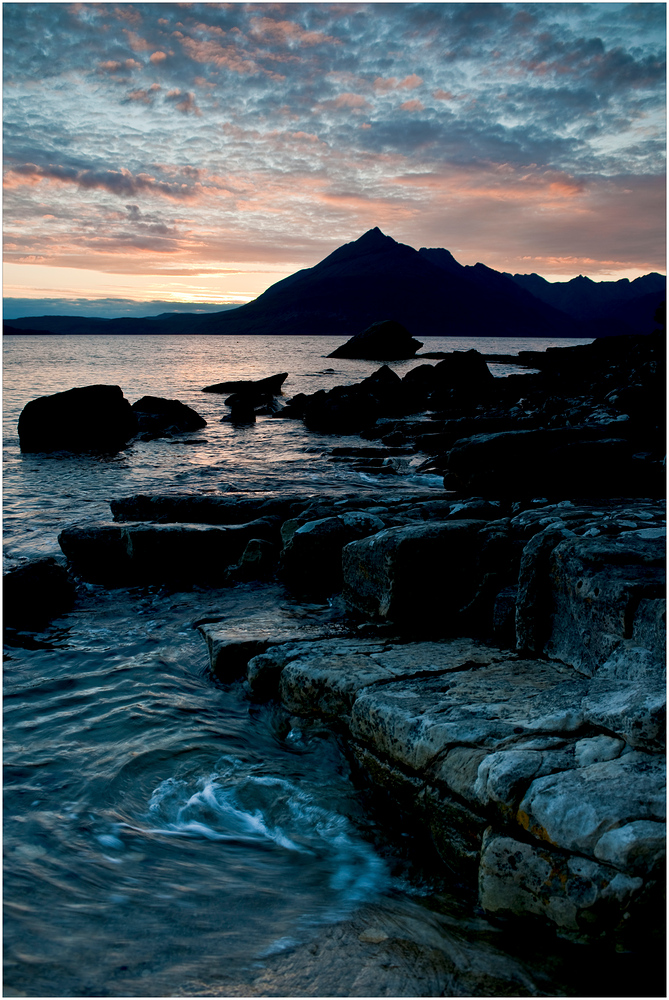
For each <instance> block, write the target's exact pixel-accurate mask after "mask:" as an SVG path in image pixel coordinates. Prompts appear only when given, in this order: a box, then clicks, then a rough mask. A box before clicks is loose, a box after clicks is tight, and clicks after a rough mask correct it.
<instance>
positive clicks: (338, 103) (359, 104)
mask: <svg viewBox="0 0 669 1000" xmlns="http://www.w3.org/2000/svg"><path fill="white" fill-rule="evenodd" d="M369 106H370V104H369V101H367V100H366V99H365V98H364V97H363V96H362V94H339V95H338V97H335V98H334V99H333V100H331V101H323V103H322V104H321V107H323V108H351V109H353V110H358V109H359V108H368V107H369Z"/></svg>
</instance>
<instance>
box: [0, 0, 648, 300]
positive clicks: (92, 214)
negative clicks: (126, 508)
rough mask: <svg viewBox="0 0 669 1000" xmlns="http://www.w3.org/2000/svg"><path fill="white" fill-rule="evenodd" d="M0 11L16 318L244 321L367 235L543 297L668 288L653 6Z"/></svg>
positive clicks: (10, 274)
mask: <svg viewBox="0 0 669 1000" xmlns="http://www.w3.org/2000/svg"><path fill="white" fill-rule="evenodd" d="M3 16H4V33H3V47H4V62H3V71H4V72H3V75H4V80H3V104H4V181H3V183H4V199H3V230H4V268H3V279H4V280H3V286H4V287H3V293H4V296H5V302H6V307H7V308H6V313H5V315H6V316H9V315H11V314H12V309H13V315H15V316H17V315H37V314H39V310H38V307H39V306H40V305H43V306H44V308H43V310H42V311H43V312H44V311H50V312H63V311H66V312H67V311H69V312H71V313H75V312H78V313H82V312H83V313H84V314H85V313H87V312H88V313H90V314H91V315H93V314H99V315H102V314H109V315H122V314H125V313H129V312H133V311H134V312H135V313H136V314H140V312H142V311H144V314H146V310H147V309H148V310H149V311H150V312H153V313H154V314H155V312H156V311H163V310H164V309H165V308H186V307H188V308H197V309H211V308H220V307H221V306H222V305H223V304H241V303H243V302H246V301H249V300H250V299H253V298H255V297H256V296H257V295H258V294H260V293H261V292H262V291H263V290H264V289H265V288H267V287H268V286H269V285H270V284H272V283H274V282H275V281H278V280H279V279H280V278H282V277H285V276H286V275H287V274H291V273H293V272H294V271H296V270H298V269H299V268H302V267H311V266H313V265H314V264H316V263H317V262H318V261H319V260H322V259H323V258H324V257H325V256H327V254H329V253H331V252H332V251H333V250H335V249H336V248H337V247H338V246H341V245H342V244H343V243H348V242H350V241H352V240H355V239H357V238H358V237H359V236H361V235H362V234H363V233H364V232H366V231H367V230H368V229H371V228H372V227H374V226H378V227H379V228H380V229H381V230H382V231H383V232H384V233H386V234H387V235H389V236H392V237H393V238H394V239H396V240H397V241H399V242H401V243H407V244H409V245H410V246H413V247H415V248H416V249H418V248H420V247H424V246H425V247H446V248H447V249H448V250H450V251H451V253H452V254H453V255H454V256H455V258H456V259H457V260H458V261H460V263H462V264H474V263H476V262H477V261H481V262H483V263H485V264H487V265H488V266H489V267H493V268H495V269H497V270H500V271H509V272H511V273H517V272H519V273H530V272H533V271H534V272H537V273H539V274H542V275H543V276H544V277H546V278H548V279H549V280H567V279H569V278H572V277H574V276H576V275H578V274H585V275H588V276H589V277H591V278H593V279H594V280H611V279H618V278H625V277H627V278H630V279H632V278H634V277H636V276H638V275H640V274H645V273H647V272H649V271H661V272H665V270H666V267H665V264H666V257H665V228H666V211H665V163H664V160H665V149H666V146H665V143H666V135H665V106H666V95H665V80H666V69H665V55H666V8H665V4H664V3H638V4H627V3H557V4H552V3H529V4H525V3H483V4H478V3H445V4H441V3H390V4H386V3H355V2H354V3H299V4H281V3H250V4H247V3H119V4H115V3H113V2H112V3H105V4H101V3H76V2H75V3H41V4H33V3H4V4H3ZM64 302H65V303H67V304H69V306H70V308H69V309H68V310H63V308H61V306H62V304H63V303H64ZM138 311H139V312H138Z"/></svg>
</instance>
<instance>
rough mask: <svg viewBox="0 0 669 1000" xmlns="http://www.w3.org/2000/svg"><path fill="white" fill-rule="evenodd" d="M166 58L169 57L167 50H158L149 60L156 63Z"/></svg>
mask: <svg viewBox="0 0 669 1000" xmlns="http://www.w3.org/2000/svg"><path fill="white" fill-rule="evenodd" d="M166 59H167V54H166V53H165V52H161V51H160V50H159V51H158V52H153V53H152V54H151V55H150V56H149V62H150V63H153V64H154V65H155V64H156V63H161V62H164V61H165V60H166Z"/></svg>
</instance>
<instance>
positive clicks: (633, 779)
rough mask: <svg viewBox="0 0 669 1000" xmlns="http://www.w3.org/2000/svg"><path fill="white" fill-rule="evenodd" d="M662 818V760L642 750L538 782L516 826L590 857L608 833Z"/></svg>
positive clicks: (532, 789)
mask: <svg viewBox="0 0 669 1000" xmlns="http://www.w3.org/2000/svg"><path fill="white" fill-rule="evenodd" d="M664 818H665V763H664V759H663V758H662V757H660V756H658V755H656V754H647V753H642V752H640V751H631V752H629V753H626V754H624V755H623V756H622V757H618V758H617V759H616V760H608V761H602V762H600V763H598V764H591V765H590V766H589V767H583V768H578V769H576V770H573V771H563V772H561V773H558V774H552V775H548V776H546V777H543V778H537V779H535V781H533V782H532V784H531V785H530V788H529V790H528V792H527V794H526V796H525V798H524V799H523V801H522V802H521V804H520V808H519V810H518V822H519V823H520V824H521V826H522V827H523V828H524V829H525V830H526V831H527V832H528V833H530V834H532V836H534V837H536V838H538V839H540V840H544V841H547V842H548V843H550V844H554V845H556V846H559V847H561V848H563V849H565V850H568V851H578V852H579V853H581V854H586V855H588V854H589V855H591V856H593V855H594V850H595V846H596V844H597V842H598V841H599V839H600V838H601V837H602V835H603V834H604V833H606V832H607V831H608V830H611V829H613V828H614V827H618V826H621V825H623V824H625V823H629V822H633V821H635V820H641V819H647V820H653V821H661V820H663V819H664Z"/></svg>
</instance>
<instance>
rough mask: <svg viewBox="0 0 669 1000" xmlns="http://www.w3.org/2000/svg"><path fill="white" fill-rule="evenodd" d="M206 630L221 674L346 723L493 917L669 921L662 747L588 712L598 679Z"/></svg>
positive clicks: (376, 770) (494, 662) (603, 928)
mask: <svg viewBox="0 0 669 1000" xmlns="http://www.w3.org/2000/svg"><path fill="white" fill-rule="evenodd" d="M201 631H202V632H203V633H204V635H205V637H206V638H207V641H208V643H209V646H210V650H213V647H214V642H213V641H212V640H213V639H214V637H215V640H216V658H212V663H213V664H216V667H217V672H218V673H219V676H221V662H223V663H226V664H227V665H228V668H229V667H230V664H231V663H233V662H234V670H233V671H230V670H229V669H228V673H227V677H228V679H231V678H232V676H238V675H239V673H240V671H241V672H243V674H244V675H245V676H246V679H247V682H248V684H249V688H250V691H251V693H252V696H254V697H268V696H270V695H272V694H275V695H278V697H279V698H280V700H281V703H282V704H283V705H284V707H285V709H286V710H287V711H288V712H290V713H292V714H294V715H298V716H307V717H314V716H315V717H318V718H321V719H324V720H327V721H328V722H329V723H330V724H331V725H333V726H335V727H337V728H338V729H339V730H340V731H341V732H342V733H343V734H344V735H345V736H346V739H347V741H348V746H349V749H350V751H351V754H352V755H353V757H354V759H355V760H357V762H358V767H359V769H360V774H361V775H362V776H364V777H365V779H366V780H368V781H370V782H371V784H372V786H374V787H376V788H377V789H380V790H382V791H383V792H384V793H385V794H389V795H390V797H391V799H392V800H393V801H394V802H395V803H396V808H397V807H399V808H403V809H404V810H406V811H407V812H408V813H410V814H411V815H412V816H413V817H414V821H418V822H420V823H421V824H422V825H423V826H424V827H425V828H426V829H428V830H430V831H431V833H432V838H433V841H434V843H435V845H436V847H437V849H438V850H439V852H440V853H441V854H442V857H443V859H444V862H445V864H447V865H448V866H449V867H451V868H454V867H455V868H457V870H458V871H460V872H461V873H466V872H469V873H470V874H469V878H470V879H471V880H472V881H473V882H475V883H476V882H478V887H479V898H480V902H481V905H482V906H483V908H484V909H485V910H486V911H487V912H488V913H489V914H491V915H496V916H505V917H516V918H517V917H524V918H528V917H531V918H533V919H534V918H537V917H539V918H541V919H542V920H543V921H544V922H546V923H547V924H548V925H550V926H552V927H553V928H554V929H555V930H556V931H557V932H558V933H560V934H562V935H566V936H568V937H572V938H576V939H578V940H592V939H597V938H598V937H599V936H601V935H604V934H610V933H613V934H614V935H616V934H619V935H623V936H624V934H625V933H626V932H628V931H629V930H630V925H629V924H628V923H627V922H628V921H629V920H630V919H631V918H634V920H633V921H632V923H633V924H634V922H635V921H636V922H637V923H638V922H639V921H643V920H646V919H648V918H649V914H654V917H655V918H657V917H658V916H660V914H661V903H659V898H660V896H661V890H662V885H663V873H662V859H663V851H664V839H663V837H664V808H665V806H664V777H665V773H664V757H663V755H662V754H658V753H652V752H648V751H644V750H640V749H637V748H634V747H632V746H630V745H629V744H628V743H627V742H626V741H625V739H624V738H621V737H617V736H612V735H611V734H610V732H608V731H606V730H602V729H599V728H597V727H596V726H594V725H592V724H589V723H588V721H587V719H586V717H585V712H584V710H583V706H584V704H585V703H586V701H587V698H588V693H589V690H590V686H591V684H592V683H593V682H592V680H591V679H590V678H587V677H584V676H583V675H581V674H579V673H578V672H577V671H575V670H574V669H573V668H571V667H568V666H566V665H564V664H559V663H556V662H550V661H539V660H526V659H523V658H521V657H519V656H517V655H514V654H511V653H509V651H505V650H502V649H500V648H495V647H491V646H488V645H485V644H481V643H477V642H476V641H472V640H468V639H464V638H461V639H453V640H450V641H449V640H444V641H440V642H419V643H412V642H410V643H404V642H402V641H401V640H399V641H398V640H394V641H393V640H392V639H390V640H385V641H384V640H381V641H374V640H360V639H358V640H355V639H335V638H330V639H323V638H317V637H314V638H311V639H309V640H308V641H300V640H299V638H298V635H294V636H290V637H288V641H285V639H286V637H281V636H277V637H276V644H275V643H274V642H271V641H270V642H268V641H267V640H266V639H265V641H264V642H263V643H262V647H263V648H260V647H259V646H258V645H256V646H255V647H251V646H250V645H248V644H247V645H246V647H245V648H244V649H241V648H240V646H239V644H238V643H237V644H235V642H234V637H231V641H229V642H226V637H225V629H224V628H222V627H221V626H220V625H213V626H212V625H204V626H202V627H201ZM282 639H284V641H281V640H282ZM231 649H234V656H232V657H231V653H230V651H231ZM244 661H246V662H244ZM224 676H225V674H224ZM654 907H655V909H654Z"/></svg>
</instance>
